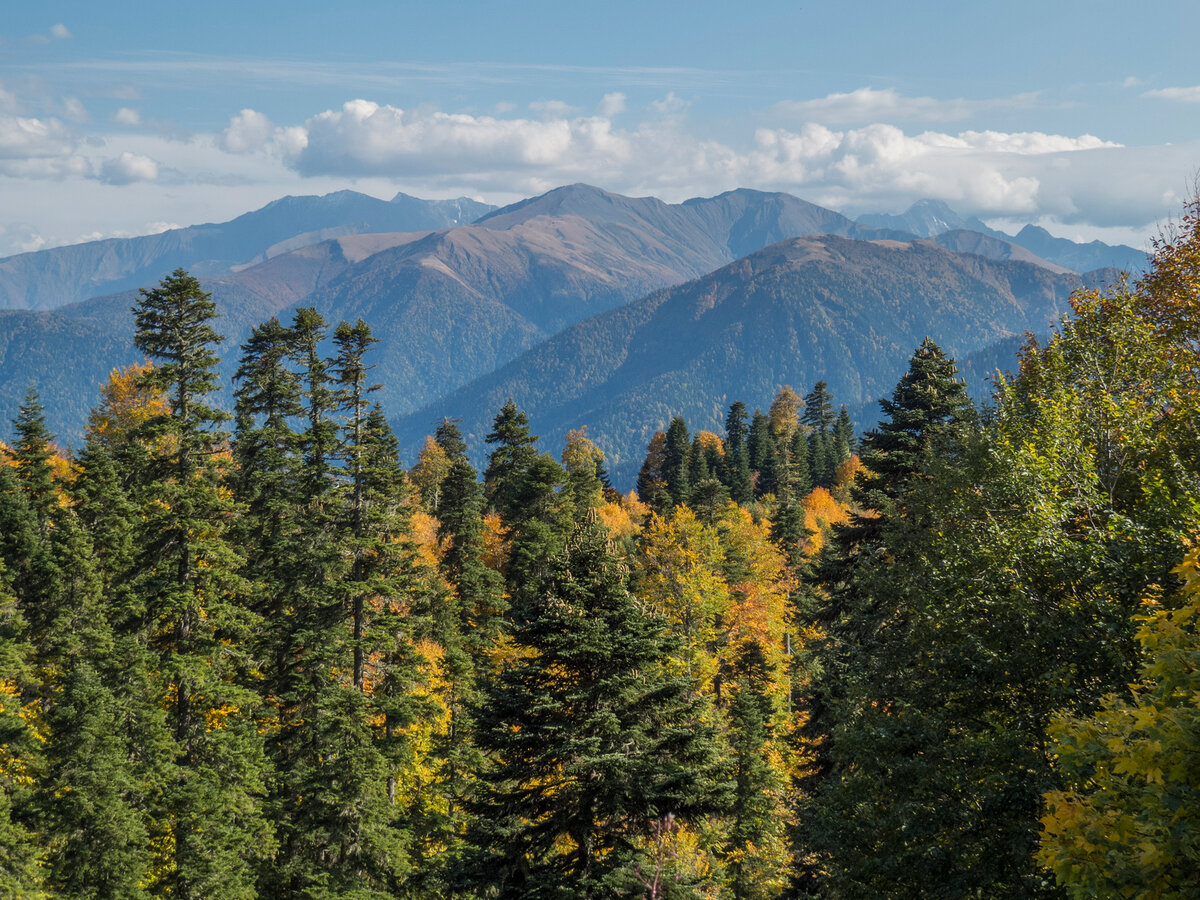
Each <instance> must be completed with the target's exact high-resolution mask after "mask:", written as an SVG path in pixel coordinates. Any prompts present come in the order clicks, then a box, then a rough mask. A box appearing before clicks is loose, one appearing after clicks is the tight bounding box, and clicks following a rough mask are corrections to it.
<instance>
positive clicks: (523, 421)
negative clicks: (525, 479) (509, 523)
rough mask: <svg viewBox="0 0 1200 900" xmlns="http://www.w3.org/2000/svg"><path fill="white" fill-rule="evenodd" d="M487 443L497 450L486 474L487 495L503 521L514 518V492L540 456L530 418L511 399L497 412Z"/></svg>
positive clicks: (484, 477)
mask: <svg viewBox="0 0 1200 900" xmlns="http://www.w3.org/2000/svg"><path fill="white" fill-rule="evenodd" d="M485 440H486V441H487V442H488V444H491V445H492V446H494V447H495V449H494V450H493V451H492V452H491V455H490V456H489V457H488V467H487V470H486V471H485V472H484V473H483V486H484V493H485V494H486V496H487V500H488V502H489V503H490V504H491V505H492V507H493V508H494V509H495V510H496V511H498V512H499V513H500V515H501V517H502V518H504V519H508V518H510V517H511V515H512V509H511V506H512V493H513V491H514V489H515V485H516V483H517V482H518V481H519V480H520V477H521V475H522V473H524V471H525V469H527V468H528V467H529V465H530V463H532V462H533V460H534V458H535V457H536V456H537V448H536V444H537V435H534V434H530V432H529V417H528V416H526V415H525V413H524V412H523V411H521V410H519V409H517V404H516V403H514V402H513V399H512V397H509V398H508V400H507V402H506V403H505V404H504V406H502V407H501V408H500V412H498V413H496V419H495V422H494V423H493V426H492V430H491V431H490V432H488V435H487V437H486V438H485Z"/></svg>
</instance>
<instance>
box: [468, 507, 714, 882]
mask: <svg viewBox="0 0 1200 900" xmlns="http://www.w3.org/2000/svg"><path fill="white" fill-rule="evenodd" d="M624 580H625V579H624V575H623V573H622V572H621V570H620V568H619V566H618V564H617V562H616V560H615V559H614V558H613V557H612V556H611V554H610V552H609V550H608V549H607V547H606V535H605V532H604V529H603V528H602V527H601V526H600V525H599V524H598V523H596V522H595V521H592V520H589V521H586V522H584V523H583V524H582V525H580V526H579V527H578V529H577V530H576V531H575V533H574V534H573V535H572V536H571V538H570V540H569V541H568V543H567V547H566V549H565V550H563V551H561V552H560V553H558V554H557V555H556V556H555V557H554V558H553V559H551V560H548V561H547V566H546V576H545V578H544V580H542V581H541V585H542V589H541V590H537V591H530V592H529V597H530V600H531V602H530V604H529V606H528V607H527V608H526V610H525V615H524V617H523V619H522V620H520V621H519V622H518V624H517V626H516V630H515V632H514V639H515V640H516V641H517V643H518V645H519V646H521V647H522V648H526V649H527V651H528V654H522V655H521V656H519V657H518V658H517V659H515V660H514V661H513V663H512V664H511V665H510V666H509V667H508V668H507V669H506V670H505V671H504V672H502V673H501V674H500V676H499V677H498V678H497V679H496V681H495V682H494V683H492V684H490V685H489V687H488V689H487V691H486V693H485V696H484V699H483V702H482V703H481V705H480V708H479V716H480V721H481V730H480V742H481V744H482V746H483V747H484V749H486V750H487V751H489V753H490V754H491V755H492V756H493V758H494V759H495V760H496V765H495V767H494V768H493V769H491V770H490V771H488V772H487V773H485V775H484V786H485V789H484V791H483V792H482V794H481V796H480V797H479V798H478V799H477V801H476V804H475V806H476V811H477V814H478V819H477V826H476V831H475V834H474V846H475V856H474V859H473V863H474V867H473V870H472V871H473V874H474V878H473V880H474V882H475V884H476V885H478V886H479V887H480V888H481V889H482V888H483V887H484V886H485V885H486V886H489V887H490V890H491V891H494V892H495V895H496V896H499V897H535V896H537V897H564V898H565V897H579V898H586V897H609V896H620V895H622V894H624V893H626V892H629V891H631V890H632V889H634V885H635V883H636V882H635V881H634V874H635V867H636V866H637V865H638V864H639V862H644V860H643V859H642V853H643V851H642V850H641V849H640V847H639V843H640V841H641V840H644V839H645V838H646V836H647V835H648V834H649V833H650V830H651V827H652V822H653V820H655V819H657V818H659V817H661V816H665V815H667V814H668V813H673V814H674V815H675V816H677V817H679V818H680V819H681V820H684V821H686V820H688V819H691V818H692V817H694V816H697V815H702V814H704V813H706V812H711V811H715V810H716V809H717V808H719V806H720V801H721V799H722V798H721V794H720V789H719V787H718V786H717V784H716V783H714V782H713V781H712V780H711V779H712V778H713V771H712V765H713V758H714V743H713V740H714V739H713V734H712V733H711V732H710V731H708V730H707V729H706V728H705V727H704V726H703V725H702V724H701V723H700V722H699V721H698V717H697V716H696V710H695V708H694V704H695V701H694V700H692V699H689V697H690V689H689V685H688V684H687V683H686V682H685V681H683V680H681V679H678V678H673V677H671V676H669V675H667V674H666V672H665V671H664V670H663V667H662V665H661V664H662V662H663V660H664V659H665V658H666V657H667V656H668V655H669V654H670V653H671V652H672V648H671V646H670V642H669V641H668V640H667V638H666V637H665V635H664V632H663V627H662V624H661V623H660V622H658V621H656V620H655V619H653V618H652V617H650V616H648V615H647V614H646V613H645V612H643V611H642V610H641V609H640V608H639V606H638V604H637V603H636V602H635V600H634V598H633V597H632V596H631V595H630V594H629V592H628V591H627V590H626V588H625V585H624Z"/></svg>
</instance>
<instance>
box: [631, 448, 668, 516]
mask: <svg viewBox="0 0 1200 900" xmlns="http://www.w3.org/2000/svg"><path fill="white" fill-rule="evenodd" d="M666 445H667V436H666V434H664V433H663V432H661V431H657V432H655V434H654V437H652V438H651V439H650V443H649V445H648V446H647V447H646V459H645V461H644V462H643V463H642V468H641V470H640V471H639V472H638V478H637V493H638V498H639V499H640V500H641V501H642V502H643V503H645V504H646V505H647V506H649V507H650V508H651V509H652V510H654V511H655V512H656V513H658V514H659V515H665V514H666V512H667V511H668V510H669V509H670V508H671V492H670V490H669V489H668V488H667V482H666V478H665V477H664V475H663V465H664V463H665V461H666Z"/></svg>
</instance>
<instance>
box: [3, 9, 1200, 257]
mask: <svg viewBox="0 0 1200 900" xmlns="http://www.w3.org/2000/svg"><path fill="white" fill-rule="evenodd" d="M750 6H752V9H750V11H744V10H739V9H737V8H735V6H734V5H733V4H730V3H728V2H720V3H718V2H704V0H701V2H689V3H686V4H685V3H654V2H640V3H635V2H623V0H622V2H609V3H606V4H602V5H601V4H570V3H563V2H562V0H558V2H541V0H538V2H530V0H507V2H503V3H499V2H497V3H479V2H454V0H443V2H440V3H437V4H433V3H426V4H417V3H397V2H390V3H384V2H353V0H346V2H343V3H340V4H337V5H334V4H329V3H327V2H324V3H310V2H295V0H293V2H290V3H287V4H284V3H275V2H253V0H243V2H241V3H232V2H226V0H213V2H206V3H204V4H197V5H194V6H193V7H184V8H181V7H173V8H172V7H169V6H168V5H167V4H148V3H144V2H122V0H109V2H106V3H103V4H98V3H95V2H94V0H92V2H86V3H84V2H69V3H54V2H48V3H43V4H41V5H40V6H35V5H34V4H15V5H11V8H8V9H6V10H5V15H4V17H3V18H0V255H5V254H9V253H14V252H20V251H21V250H28V249H36V248H38V247H45V246H53V245H56V244H62V243H70V242H75V241H79V240H84V239H92V238H97V237H106V236H114V235H127V234H140V233H147V232H150V231H155V230H161V229H163V228H165V227H169V226H173V225H186V224H193V223H197V222H203V221H217V220H223V219H228V218H231V217H233V216H235V215H237V214H239V213H241V212H244V211H246V210H248V209H252V208H256V207H258V206H261V205H263V204H264V203H266V202H269V201H270V200H272V199H275V198H277V197H279V196H282V195H284V194H289V193H291V194H299V193H305V194H311V193H325V192H328V191H331V190H337V189H341V188H346V187H350V188H354V189H357V190H361V191H364V192H366V193H371V194H375V195H377V196H381V197H389V196H391V195H392V194H394V193H395V192H397V191H404V192H406V193H410V194H415V195H417V196H424V197H448V196H459V195H468V196H473V197H477V198H480V199H484V200H489V201H492V202H497V203H501V202H508V201H510V200H513V199H516V198H518V197H522V196H528V195H530V194H534V193H538V192H541V191H543V190H546V189H549V188H551V187H554V186H556V185H559V184H563V183H569V182H573V181H587V182H590V183H593V184H598V185H600V186H602V187H605V188H608V189H611V190H615V191H619V192H622V193H630V194H638V195H644V194H653V195H656V196H660V197H663V198H664V199H667V200H672V201H677V200H682V199H686V198H687V197H691V196H701V195H711V194H714V193H718V192H720V191H722V190H728V189H730V188H734V187H755V188H760V189H764V190H786V191H789V192H790V193H794V194H796V195H798V196H801V197H804V198H806V199H809V200H812V201H813V202H817V203H821V204H823V205H826V206H830V207H833V208H836V209H839V210H841V211H843V212H846V213H849V214H857V213H859V212H864V211H899V210H902V209H903V208H905V207H906V206H907V205H908V204H909V203H911V202H912V201H914V200H916V199H919V198H921V197H937V198H939V199H943V200H946V201H947V202H949V203H950V204H951V205H952V206H954V207H955V208H956V209H958V210H960V211H961V212H964V213H970V214H977V215H980V216H982V217H984V218H985V219H987V220H988V221H989V222H991V223H992V224H995V225H997V226H999V227H1010V228H1015V227H1019V224H1020V223H1023V222H1028V221H1032V222H1038V223H1040V224H1043V225H1045V226H1046V227H1048V228H1049V229H1050V230H1051V231H1053V232H1055V233H1057V234H1063V235H1066V236H1069V237H1074V238H1088V239H1090V238H1092V237H1100V238H1102V239H1107V240H1120V241H1127V242H1133V243H1142V242H1144V241H1145V239H1146V237H1147V236H1148V235H1149V234H1151V233H1153V230H1154V228H1155V225H1156V223H1157V222H1159V221H1161V220H1162V219H1163V217H1165V216H1167V215H1170V214H1173V213H1177V212H1178V211H1179V209H1180V205H1181V203H1182V201H1183V198H1185V197H1186V196H1187V195H1188V193H1189V191H1190V190H1191V184H1192V182H1193V180H1194V178H1195V176H1196V173H1197V171H1200V54H1197V53H1196V37H1197V35H1200V4H1196V3H1194V2H1182V0H1170V2H1165V0H1164V2H1159V3H1157V4H1152V5H1144V6H1143V7H1142V8H1137V9H1134V8H1133V7H1131V5H1130V4H1127V3H1105V2H1090V3H1074V2H1056V0H1050V2H1046V0H1043V2H1040V3H1027V2H1012V0H1010V2H1006V3H1004V4H983V3H964V2H961V0H958V2H919V0H914V2H909V3H907V4H896V3H894V2H891V3H880V2H858V3H854V4H849V3H831V2H811V0H798V2H796V3H776V2H760V3H756V4H752V5H750ZM180 10H182V11H180Z"/></svg>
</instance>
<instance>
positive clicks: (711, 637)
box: [637, 506, 729, 685]
mask: <svg viewBox="0 0 1200 900" xmlns="http://www.w3.org/2000/svg"><path fill="white" fill-rule="evenodd" d="M723 562H724V554H723V553H722V551H721V545H720V541H719V540H718V537H717V533H716V530H715V529H712V528H709V527H707V526H705V525H703V524H702V523H701V522H700V521H699V520H698V519H697V518H696V514H695V513H693V512H692V511H691V510H690V509H688V508H687V507H686V506H677V507H676V508H675V509H674V510H673V511H672V512H671V514H670V515H669V516H666V517H664V516H659V515H657V514H651V516H650V521H649V522H648V523H647V524H646V529H645V531H644V533H643V535H642V542H641V546H640V547H639V550H638V559H637V568H638V573H639V575H640V578H639V579H638V582H637V584H638V597H639V599H640V600H641V601H642V602H643V603H645V604H646V605H647V606H649V607H650V608H651V609H653V610H655V611H656V612H658V613H659V614H660V615H662V616H663V617H664V618H665V619H666V620H667V622H668V623H669V624H670V625H671V626H672V628H673V629H674V630H675V631H676V632H677V633H678V634H679V635H680V636H681V637H682V638H683V643H684V648H683V649H684V658H683V662H684V663H685V665H686V668H687V670H688V672H689V674H691V675H692V676H693V677H694V678H696V680H697V681H698V682H700V683H701V684H704V685H710V684H711V682H712V679H713V677H714V676H715V675H716V672H717V663H716V658H715V656H714V655H713V653H712V652H711V650H710V649H709V648H711V647H713V646H715V644H716V631H715V628H716V623H717V620H718V618H719V617H721V616H722V615H723V614H724V613H725V611H726V609H727V608H728V605H729V589H728V586H727V585H726V584H725V579H724V578H723V577H722V575H721V567H722V564H723Z"/></svg>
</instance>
